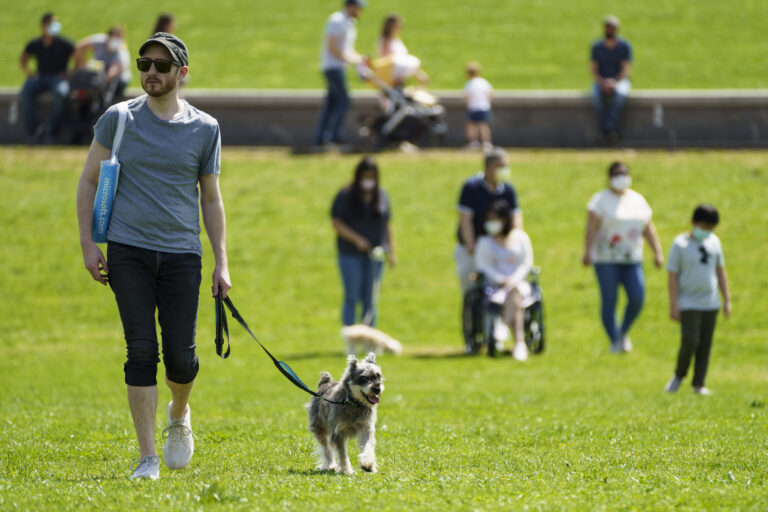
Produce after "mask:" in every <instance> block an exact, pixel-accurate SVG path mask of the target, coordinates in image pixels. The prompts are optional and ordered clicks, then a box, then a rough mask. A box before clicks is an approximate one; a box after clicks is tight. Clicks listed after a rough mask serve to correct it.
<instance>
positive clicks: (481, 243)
mask: <svg viewBox="0 0 768 512" xmlns="http://www.w3.org/2000/svg"><path fill="white" fill-rule="evenodd" d="M484 227H485V232H486V233H487V235H484V236H481V237H480V239H479V240H478V241H477V246H476V248H475V266H476V269H477V271H478V272H481V273H482V274H483V276H485V279H486V280H487V281H488V284H490V285H491V286H492V287H493V288H494V292H493V294H492V295H491V301H492V302H494V303H496V304H500V305H501V306H502V308H503V309H502V316H503V320H504V323H505V324H506V325H508V326H509V328H510V329H511V330H512V332H513V333H514V335H515V348H514V350H513V352H512V355H513V356H514V358H515V359H517V360H518V361H525V360H526V359H528V347H527V345H526V344H525V333H524V325H523V318H524V314H525V308H526V307H527V306H529V305H530V303H531V299H532V289H531V285H530V283H529V282H528V274H529V273H530V271H531V269H532V268H533V247H532V246H531V239H530V238H529V237H528V234H527V233H526V232H525V231H523V230H522V229H519V228H516V227H515V226H514V225H513V222H512V208H511V207H510V205H509V203H508V202H507V201H505V200H504V199H499V200H497V201H494V202H493V204H492V205H491V207H490V209H489V210H488V212H487V213H486V215H485V224H484Z"/></svg>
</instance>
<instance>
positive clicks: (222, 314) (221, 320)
mask: <svg viewBox="0 0 768 512" xmlns="http://www.w3.org/2000/svg"><path fill="white" fill-rule="evenodd" d="M214 300H215V301H216V307H215V314H216V337H215V338H214V343H215V344H216V354H217V355H218V356H220V357H221V358H222V359H226V358H228V357H229V352H230V345H229V327H228V325H227V311H226V309H224V306H226V307H227V309H229V311H230V313H231V314H232V318H234V319H235V320H237V322H238V323H239V324H240V325H242V326H243V329H245V331H246V332H247V333H248V334H250V335H251V338H253V339H254V340H255V341H256V343H258V344H259V346H260V347H261V348H262V350H264V352H265V353H266V354H267V355H268V356H269V358H270V359H271V360H272V363H273V364H274V365H275V368H277V369H278V371H279V372H280V373H282V374H283V375H284V376H285V378H286V379H288V380H289V381H291V382H292V383H293V385H295V386H296V387H297V388H299V389H302V390H304V391H306V392H307V393H309V394H310V395H312V396H314V397H317V398H320V399H322V400H325V401H326V402H328V403H331V404H336V405H349V404H351V405H354V406H356V407H362V405H361V404H360V402H358V401H357V400H355V399H354V398H352V397H351V396H350V394H349V389H348V388H347V387H346V386H344V391H345V393H346V396H345V398H344V400H343V401H341V402H339V401H336V400H329V399H328V398H325V397H324V396H322V395H321V394H319V393H316V392H314V391H312V390H311V389H310V388H309V386H307V385H306V384H304V382H302V380H301V379H300V378H299V376H298V375H296V372H295V371H293V369H292V368H291V367H290V366H288V364H287V363H285V362H283V361H280V360H279V359H277V358H276V357H275V356H273V355H272V353H271V352H270V351H269V350H267V347H265V346H264V345H263V344H262V343H261V342H260V341H259V338H257V337H256V335H255V334H253V332H252V331H251V329H250V328H249V327H248V324H247V323H246V322H245V319H244V318H243V317H242V316H241V315H240V313H239V312H238V311H237V308H235V305H234V303H233V302H232V299H230V298H229V297H225V298H222V297H221V290H219V293H218V294H217V295H216V296H215V297H214ZM225 335H226V338H227V351H226V352H224V353H222V352H223V349H224V336H225Z"/></svg>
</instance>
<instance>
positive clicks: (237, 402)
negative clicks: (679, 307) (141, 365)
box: [0, 148, 768, 510]
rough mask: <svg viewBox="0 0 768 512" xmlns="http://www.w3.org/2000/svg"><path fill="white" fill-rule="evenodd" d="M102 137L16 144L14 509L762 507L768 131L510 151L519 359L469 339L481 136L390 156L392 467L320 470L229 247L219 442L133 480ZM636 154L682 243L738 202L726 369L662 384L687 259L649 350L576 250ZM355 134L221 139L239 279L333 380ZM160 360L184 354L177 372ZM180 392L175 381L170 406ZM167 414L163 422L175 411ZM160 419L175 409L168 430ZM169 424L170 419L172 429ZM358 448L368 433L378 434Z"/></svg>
mask: <svg viewBox="0 0 768 512" xmlns="http://www.w3.org/2000/svg"><path fill="white" fill-rule="evenodd" d="M84 158H85V152H84V150H82V149H67V150H64V149H61V150H59V149H47V150H27V149H11V148H5V149H0V200H1V201H0V238H2V240H3V242H4V244H3V249H2V262H3V265H2V271H1V272H2V274H1V276H0V277H1V280H2V287H0V326H2V330H1V331H0V332H1V334H0V350H2V353H3V356H4V357H3V358H2V359H0V389H2V398H0V509H2V510H16V509H19V510H74V509H78V510H81V509H90V510H152V509H157V510H198V509H207V508H212V509H217V510H218V509H223V508H227V509H230V508H232V509H238V510H278V509H282V510H299V509H311V510H353V509H358V508H359V509H367V510H403V509H409V510H449V509H456V510H524V509H528V510H665V509H666V510H713V509H722V510H736V509H739V510H765V509H766V508H768V474H767V470H766V468H767V467H768V464H767V463H768V440H767V439H768V438H766V431H767V430H766V429H768V392H766V366H765V362H766V357H767V356H768V348H767V347H766V344H765V338H766V333H768V320H767V319H766V315H765V312H766V310H768V299H767V298H766V295H765V293H764V291H765V289H766V286H768V276H767V275H766V273H765V271H764V261H765V259H766V256H767V255H768V254H767V253H766V249H765V246H764V243H763V240H764V238H765V226H766V223H768V213H766V209H765V193H766V190H767V189H768V153H765V152H678V153H667V152H639V153H636V152H625V153H608V152H590V153H578V152H559V151H541V152H537V151H524V152H523V151H521V152H514V153H513V154H512V156H511V160H512V174H513V180H514V183H515V184H516V186H517V188H518V192H519V196H520V200H521V204H522V206H523V209H524V212H525V222H526V229H527V231H528V232H529V234H530V236H531V238H532V240H533V245H534V250H535V254H536V263H537V264H538V265H540V266H541V267H542V268H543V274H542V285H543V287H544V291H545V294H546V300H547V314H548V317H547V327H548V330H549V331H548V332H549V347H548V349H547V351H546V352H545V353H544V354H543V355H542V356H540V357H533V358H532V359H530V360H529V361H528V362H526V363H524V364H521V363H516V362H515V361H513V360H512V359H511V358H509V357H502V358H496V359H490V358H487V357H485V356H478V357H474V358H468V357H460V356H459V354H460V352H461V340H460V338H459V293H458V290H457V285H456V283H455V279H454V275H453V262H452V259H451V251H452V248H453V243H454V242H453V232H454V223H455V217H456V213H455V208H454V203H455V201H456V195H457V191H458V187H459V186H460V183H461V181H462V180H463V179H464V178H465V177H467V176H468V175H469V174H471V173H472V172H474V171H475V170H477V168H478V157H477V156H476V155H468V154H465V153H451V152H439V153H426V154H424V155H421V156H403V155H383V156H381V157H380V165H381V167H382V173H383V183H384V185H385V187H386V188H387V189H388V190H389V192H390V194H391V197H392V202H393V212H394V220H393V222H394V228H395V230H396V235H397V239H398V242H399V244H398V245H399V248H400V264H399V266H398V267H397V268H395V269H393V270H392V271H388V272H387V275H385V279H384V285H383V292H382V296H381V321H380V327H381V328H382V329H384V330H386V331H388V332H389V333H391V334H392V335H393V336H395V337H396V338H398V339H400V340H401V341H402V342H403V343H404V345H405V347H406V351H405V354H404V355H403V356H401V357H392V356H383V357H382V358H381V359H380V363H381V366H382V368H383V371H384V374H385V376H386V378H387V390H386V391H385V393H384V395H383V400H382V403H381V405H380V410H379V422H378V449H377V453H378V458H379V466H380V472H379V474H377V475H368V474H362V473H359V472H358V473H356V474H355V475H354V476H352V477H344V476H335V475H326V474H318V473H316V472H314V471H313V467H314V461H313V449H314V447H313V443H312V440H311V438H310V435H309V434H308V433H307V431H306V418H305V413H304V411H303V409H302V404H304V403H305V402H306V401H307V396H306V395H304V394H303V393H302V392H301V391H299V390H298V389H296V388H294V387H293V386H291V385H290V383H288V382H287V381H285V380H284V379H283V378H282V377H281V376H280V375H279V374H278V373H277V372H276V371H274V369H273V367H272V366H271V363H269V361H268V360H267V359H266V358H265V357H264V355H263V354H262V353H261V352H260V349H259V348H258V347H257V346H255V344H254V343H253V342H251V341H249V339H248V338H247V337H246V334H245V332H244V331H241V330H240V329H239V327H238V326H235V325H233V327H232V329H233V340H232V343H233V348H232V356H231V357H230V359H228V360H226V361H222V360H218V359H217V358H216V356H215V353H214V347H213V342H212V338H213V332H212V331H213V303H212V301H211V300H209V299H207V291H206V290H207V289H208V279H209V277H208V276H209V275H210V270H211V255H210V249H209V248H208V246H207V244H206V245H205V247H206V248H205V251H206V252H205V257H204V276H205V278H204V283H203V287H202V290H203V293H202V294H201V297H202V301H201V306H200V317H199V325H198V347H199V349H198V350H199V353H200V357H201V373H200V375H199V378H198V382H197V385H196V388H195V392H194V393H193V400H192V409H193V420H194V421H193V422H194V427H195V432H196V434H197V436H198V439H197V445H196V447H197V453H196V455H195V458H194V459H193V462H192V464H191V465H190V467H189V468H188V469H187V470H185V471H183V472H175V473H171V472H170V471H168V470H165V469H163V470H161V479H160V480H159V481H157V482H154V483H153V482H138V483H136V482H130V481H128V480H127V478H126V477H127V475H128V474H129V464H130V463H131V462H132V461H133V460H134V459H135V458H136V457H137V455H138V451H137V446H136V442H135V440H134V434H133V429H132V426H131V423H130V415H129V412H128V407H127V403H126V399H125V388H124V384H123V380H122V379H123V376H122V363H123V360H124V357H125V356H124V354H125V352H124V350H125V349H124V345H123V341H122V331H121V326H120V321H119V317H118V314H117V311H116V307H115V304H114V300H113V298H112V295H111V293H110V291H109V290H108V289H105V288H101V287H100V286H98V285H97V284H95V283H93V282H92V281H91V280H90V278H89V276H88V275H87V274H86V272H85V270H84V269H83V268H82V262H81V256H80V251H79V245H78V243H77V240H78V236H77V229H76V221H75V208H74V203H75V199H74V196H75V185H76V180H77V177H78V175H79V171H80V168H81V166H82V163H83V160H84ZM615 158H621V159H625V160H626V161H627V162H628V163H629V165H630V166H631V168H632V169H633V172H634V176H635V188H636V189H637V190H639V191H641V192H642V193H643V194H644V195H645V196H646V197H647V199H648V200H649V202H650V203H651V205H652V206H653V207H654V212H655V214H654V218H655V222H656V225H657V227H658V229H659V233H660V236H661V240H662V243H663V245H664V249H665V251H666V250H668V248H669V245H670V243H671V240H672V239H673V237H674V236H675V235H676V234H677V233H679V232H680V231H682V230H684V229H686V227H687V219H688V218H689V215H690V213H691V210H692V208H693V206H695V204H696V203H697V202H698V201H702V200H707V201H711V202H713V203H715V204H716V205H717V206H719V207H720V209H721V212H722V219H723V221H722V223H721V226H720V227H719V228H718V234H719V236H720V237H721V239H722V241H723V245H724V248H725V254H726V261H727V268H728V272H729V274H730V278H731V286H732V291H733V305H734V306H733V307H734V311H733V317H732V319H730V320H729V321H727V322H724V321H721V322H720V324H719V326H718V329H717V332H716V337H715V346H714V351H713V355H712V362H711V366H710V372H709V379H708V385H709V387H711V388H712V389H713V390H714V391H715V395H714V396H712V397H707V398H703V397H698V396H694V395H693V394H692V393H691V392H690V391H689V388H688V383H686V385H685V386H684V387H683V389H681V391H680V392H679V393H678V394H676V395H671V396H670V395H667V394H664V393H663V392H662V389H663V386H664V384H665V382H666V381H667V380H668V378H669V377H670V375H671V372H672V368H673V360H674V357H675V354H676V349H677V346H678V331H677V326H676V324H673V323H672V322H671V321H669V320H668V319H667V299H666V291H665V283H666V275H665V273H664V272H660V271H656V270H654V269H653V268H652V265H650V264H647V265H646V272H647V282H648V293H647V297H648V298H647V304H646V307H645V310H644V312H643V314H642V316H641V317H640V320H639V322H638V324H637V325H636V328H635V330H634V331H633V333H632V334H633V336H632V337H633V340H634V342H635V351H634V352H633V353H631V354H629V355H625V356H619V357H617V356H611V355H609V354H608V353H607V348H608V344H607V342H606V340H605V339H604V335H603V334H602V332H601V327H600V325H599V319H598V294H597V286H596V283H595V279H594V276H593V274H592V272H591V271H590V270H588V269H584V268H582V267H581V265H580V254H581V240H582V233H583V222H584V219H585V215H584V210H585V203H586V201H587V200H588V198H589V197H590V195H591V194H592V193H593V192H595V191H596V190H598V189H599V188H601V187H602V186H603V185H604V176H605V171H604V169H605V167H606V165H607V163H608V162H609V161H611V160H612V159H615ZM354 164H355V157H339V156H330V155H329V156H322V157H292V156H290V155H288V154H286V153H284V152H279V151H275V152H269V151H248V150H237V149H232V148H225V151H224V154H223V174H222V178H221V179H222V188H223V193H224V197H225V202H226V205H227V213H228V229H229V257H230V270H231V274H232V279H233V283H234V288H233V289H232V292H231V294H232V297H233V299H234V301H235V303H236V304H237V305H238V307H239V309H240V311H241V312H242V313H243V315H244V316H245V317H246V318H247V319H248V321H249V323H250V324H251V325H252V327H253V328H254V329H255V331H256V332H257V334H258V335H259V336H260V337H261V338H262V339H263V341H264V342H265V343H266V344H267V346H268V347H270V348H271V349H272V350H273V351H274V352H275V353H276V355H278V356H279V357H281V358H282V359H284V360H285V361H287V362H289V364H291V366H293V368H294V369H296V370H297V371H298V373H299V374H300V375H301V376H302V377H303V378H304V379H305V380H306V381H307V382H308V383H311V384H314V383H315V382H316V379H317V377H318V375H319V373H320V372H321V371H322V370H330V371H331V372H332V374H334V375H335V376H337V377H338V376H339V374H340V372H341V371H342V369H343V365H344V357H343V352H342V344H341V341H340V339H339V335H338V327H339V304H340V299H341V297H340V294H341V290H340V285H339V280H338V276H337V271H336V267H335V254H334V245H333V236H332V233H331V228H330V226H329V222H328V218H327V215H328V209H329V202H330V200H331V197H332V196H333V194H334V192H335V191H336V190H337V188H338V187H340V186H341V185H342V184H343V183H344V182H345V181H346V180H347V179H348V177H349V175H350V173H351V169H352V167H353V165H354ZM161 371H162V370H161ZM167 399H168V392H167V390H165V389H162V390H161V403H164V402H165V401H166V400H167ZM162 426H164V425H162V422H161V421H160V420H158V429H159V428H161V427H162ZM158 432H159V430H158ZM159 443H160V439H159V435H158V444H159ZM356 453H357V450H356V449H353V450H352V455H353V456H356Z"/></svg>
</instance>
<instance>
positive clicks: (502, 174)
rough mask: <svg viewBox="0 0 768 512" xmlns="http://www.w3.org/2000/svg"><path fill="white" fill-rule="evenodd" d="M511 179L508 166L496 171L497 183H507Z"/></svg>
mask: <svg viewBox="0 0 768 512" xmlns="http://www.w3.org/2000/svg"><path fill="white" fill-rule="evenodd" d="M511 177H512V171H511V170H510V169H509V166H505V167H500V168H499V169H497V170H496V180H498V181H508V180H509V178H511Z"/></svg>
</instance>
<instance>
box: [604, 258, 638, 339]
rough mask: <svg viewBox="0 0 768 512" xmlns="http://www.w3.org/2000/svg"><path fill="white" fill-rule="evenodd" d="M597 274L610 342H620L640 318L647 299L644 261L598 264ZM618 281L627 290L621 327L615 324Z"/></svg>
mask: <svg viewBox="0 0 768 512" xmlns="http://www.w3.org/2000/svg"><path fill="white" fill-rule="evenodd" d="M595 274H597V282H598V283H599V284H600V295H601V297H602V304H603V305H602V314H601V316H602V319H603V327H605V332H606V334H608V338H609V339H610V340H611V341H620V340H621V339H622V338H623V337H624V335H625V334H627V333H629V328H630V327H632V323H633V322H634V321H635V319H637V317H638V315H639V314H640V310H642V309H643V302H644V301H645V276H644V274H643V265H642V263H595ZM619 284H622V285H624V291H626V292H627V307H626V309H625V310H624V320H623V321H622V322H621V328H620V329H619V328H618V327H617V326H616V300H617V299H618V291H619Z"/></svg>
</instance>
